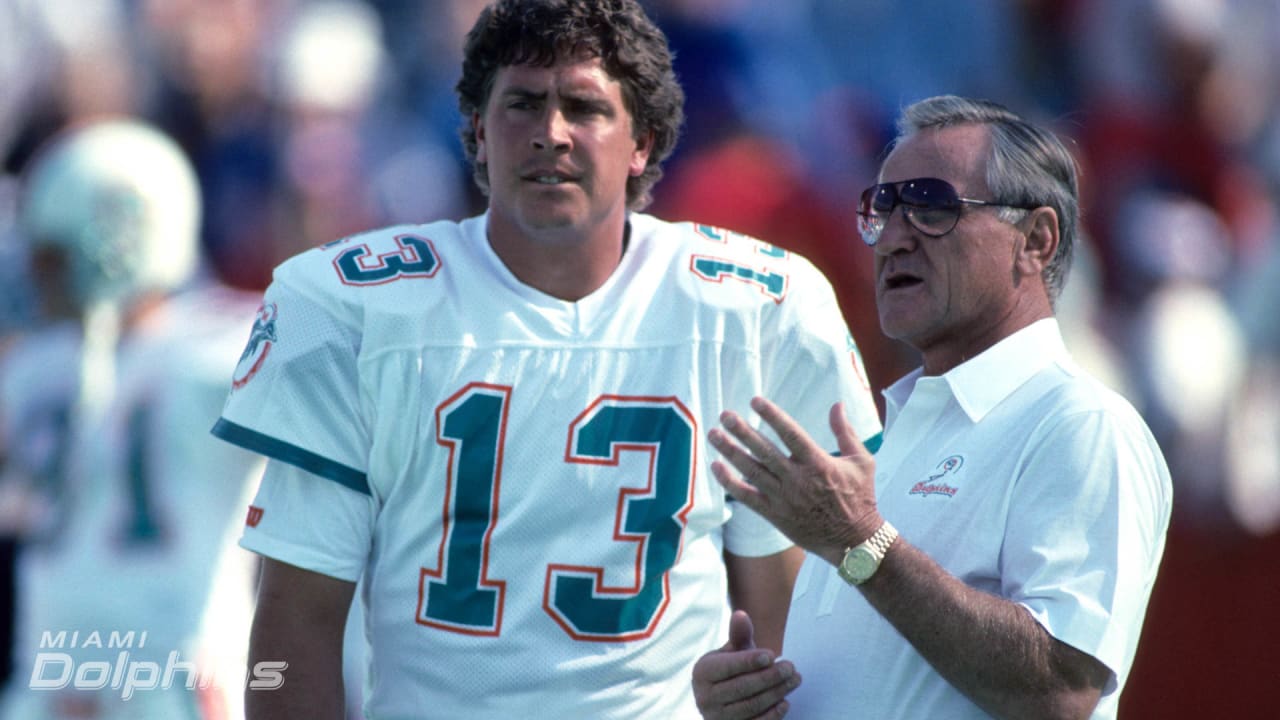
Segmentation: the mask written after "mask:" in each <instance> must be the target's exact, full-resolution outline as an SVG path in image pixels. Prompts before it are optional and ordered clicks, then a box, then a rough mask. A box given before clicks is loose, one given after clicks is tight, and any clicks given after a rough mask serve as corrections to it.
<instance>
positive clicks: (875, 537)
mask: <svg viewBox="0 0 1280 720" xmlns="http://www.w3.org/2000/svg"><path fill="white" fill-rule="evenodd" d="M897 539H898V530H897V528H895V527H894V526H892V525H890V524H889V521H888V520H885V521H884V524H883V525H881V526H880V529H879V530H876V531H875V533H874V534H872V536H871V537H869V538H867V539H866V540H864V541H862V542H861V543H859V544H858V545H855V546H853V547H851V548H849V549H848V550H845V551H844V559H843V560H841V561H840V564H839V565H837V566H836V572H838V573H840V577H842V578H844V581H845V582H847V583H849V584H850V585H861V584H862V583H864V582H866V581H867V580H870V579H871V576H872V575H875V574H876V570H879V569H880V562H881V561H882V560H884V555H885V553H887V552H889V546H890V545H892V544H893V541H894V540H897Z"/></svg>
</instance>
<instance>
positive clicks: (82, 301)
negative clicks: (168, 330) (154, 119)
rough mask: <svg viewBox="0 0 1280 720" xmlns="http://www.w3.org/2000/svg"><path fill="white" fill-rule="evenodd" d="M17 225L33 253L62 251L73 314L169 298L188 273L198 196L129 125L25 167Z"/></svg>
mask: <svg viewBox="0 0 1280 720" xmlns="http://www.w3.org/2000/svg"><path fill="white" fill-rule="evenodd" d="M21 218H22V225H23V229H24V231H25V233H26V235H27V236H28V237H29V239H30V241H31V243H32V244H33V245H34V246H36V247H52V248H60V249H63V250H65V251H66V253H67V260H68V263H69V266H70V267H69V270H70V274H71V277H70V282H71V284H72V287H71V288H67V291H68V292H71V293H74V294H75V296H76V297H75V300H76V302H77V303H78V304H79V305H81V306H82V307H83V306H86V305H89V304H93V303H97V302H101V301H114V300H120V299H127V298H129V297H131V296H135V295H137V294H139V293H141V292H146V291H150V290H162V291H163V290H171V289H174V288H177V287H178V286H180V285H182V284H183V283H185V282H186V281H187V280H189V279H190V278H191V276H192V275H193V274H194V272H195V268H196V262H197V257H198V255H199V228H200V190H199V186H198V184H197V181H196V176H195V172H194V170H193V169H192V167H191V163H190V162H189V161H188V160H187V156H186V155H185V154H184V153H183V152H182V150H181V149H180V148H179V147H178V145H177V144H176V143H175V142H174V141H173V140H171V139H170V138H169V137H168V136H166V135H164V134H163V133H161V132H160V131H158V130H156V129H154V128H151V127H149V126H147V125H144V124H142V123H139V122H136V121H130V120H112V121H104V122H97V123H93V124H90V125H85V126H82V127H78V128H75V129H73V130H71V131H69V132H67V133H65V134H63V135H61V136H59V137H57V138H56V139H54V140H53V141H51V142H50V144H49V145H48V146H47V147H46V148H43V149H42V150H41V151H40V152H39V153H38V154H37V155H36V157H35V160H34V162H33V164H32V166H31V169H30V172H29V173H28V176H27V182H26V187H25V189H24V195H23V205H22V210H21Z"/></svg>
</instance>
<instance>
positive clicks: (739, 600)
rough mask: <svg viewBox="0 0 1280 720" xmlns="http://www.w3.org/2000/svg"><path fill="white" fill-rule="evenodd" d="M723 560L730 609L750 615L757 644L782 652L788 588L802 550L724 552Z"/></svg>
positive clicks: (793, 579) (788, 603)
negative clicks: (746, 554)
mask: <svg viewBox="0 0 1280 720" xmlns="http://www.w3.org/2000/svg"><path fill="white" fill-rule="evenodd" d="M724 562H725V566H726V567H727V568H728V572H729V600H730V602H731V603H732V604H733V607H734V609H736V610H745V611H746V612H747V614H748V615H749V616H750V617H751V620H752V623H753V625H754V628H755V633H754V635H755V640H756V643H757V644H758V645H759V646H760V647H764V648H769V649H770V650H773V651H774V652H775V653H780V652H782V633H783V630H784V628H785V627H786V624H787V610H788V609H789V608H790V607H791V588H792V587H793V586H794V585H795V582H796V574H797V573H799V572H800V565H802V564H803V563H804V550H802V549H801V548H799V547H796V546H794V545H793V546H791V547H790V548H787V549H786V550H783V551H782V552H780V553H775V554H773V555H765V556H764V557H744V556H742V555H734V554H733V553H729V552H726V553H725V554H724Z"/></svg>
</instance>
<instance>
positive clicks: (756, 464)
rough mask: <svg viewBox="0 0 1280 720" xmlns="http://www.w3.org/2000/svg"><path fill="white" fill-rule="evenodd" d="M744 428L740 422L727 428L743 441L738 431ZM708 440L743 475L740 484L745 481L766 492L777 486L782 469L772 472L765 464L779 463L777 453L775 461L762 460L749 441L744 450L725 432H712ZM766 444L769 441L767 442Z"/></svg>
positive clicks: (708, 435)
mask: <svg viewBox="0 0 1280 720" xmlns="http://www.w3.org/2000/svg"><path fill="white" fill-rule="evenodd" d="M744 426H745V423H743V422H741V420H739V421H738V422H736V423H731V425H729V426H726V427H728V428H729V429H730V430H731V431H733V432H734V434H735V435H737V436H738V438H739V439H740V440H741V439H742V436H741V435H739V434H738V429H740V428H742V427H744ZM748 430H750V428H748ZM750 432H751V433H753V434H754V433H755V431H754V430H750ZM707 439H708V440H710V442H711V446H712V447H714V448H715V449H716V450H717V451H719V453H720V454H721V455H722V456H723V457H724V459H725V460H728V461H729V464H730V465H733V467H734V468H736V469H737V470H738V472H740V473H742V480H741V481H739V482H742V481H745V482H746V483H749V484H750V485H752V486H753V487H757V488H764V489H766V490H769V489H772V488H773V487H774V486H775V485H776V484H777V482H778V473H779V472H780V469H778V470H771V469H770V468H769V467H768V466H767V465H766V464H765V463H766V462H774V463H775V464H776V463H777V462H778V460H777V459H776V458H777V453H776V451H774V453H773V457H774V459H773V460H765V459H762V458H761V457H760V454H759V453H758V452H757V451H755V450H753V449H752V448H751V447H750V445H749V444H748V441H745V440H744V441H743V443H744V444H748V447H747V448H746V449H743V447H742V446H741V445H738V444H737V443H735V442H734V441H733V439H732V438H730V437H729V436H728V435H726V434H725V432H724V431H723V430H712V431H711V432H709V433H707ZM765 442H768V441H767V440H766V441H765ZM722 480H723V479H722ZM730 491H731V492H732V488H730ZM736 496H737V494H736V493H735V497H736ZM739 499H741V498H739Z"/></svg>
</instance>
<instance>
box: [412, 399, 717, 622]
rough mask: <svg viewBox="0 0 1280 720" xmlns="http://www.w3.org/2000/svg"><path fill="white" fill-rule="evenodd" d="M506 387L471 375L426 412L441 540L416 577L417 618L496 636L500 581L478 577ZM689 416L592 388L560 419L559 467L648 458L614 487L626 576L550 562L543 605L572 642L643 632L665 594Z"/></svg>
mask: <svg viewBox="0 0 1280 720" xmlns="http://www.w3.org/2000/svg"><path fill="white" fill-rule="evenodd" d="M510 398H511V389H510V388H509V387H502V386H497V385H488V384H482V383H473V384H471V385H468V386H467V387H465V388H463V389H462V390H461V391H460V392H458V393H457V394H455V395H454V396H453V397H452V398H450V399H449V400H447V401H445V402H444V403H443V404H442V405H440V407H438V408H437V409H436V434H437V441H438V442H439V443H440V444H441V445H444V446H446V447H448V448H449V470H448V480H447V486H446V491H445V516H444V527H443V538H442V540H441V544H440V551H439V562H438V564H437V566H436V569H434V570H433V569H427V568H423V569H422V572H421V576H420V580H419V583H420V586H419V591H420V592H419V597H420V601H419V607H418V622H419V623H421V624H423V625H429V626H432V627H437V628H441V629H445V630H451V631H454V632H460V633H465V634H470V635H490V636H496V635H499V634H501V632H502V614H503V613H502V604H503V599H504V596H505V594H506V581H504V580H497V579H493V578H490V577H489V576H488V572H487V568H488V564H489V563H488V560H489V552H490V547H489V544H490V542H489V541H490V538H491V537H492V534H493V529H494V526H495V525H496V524H497V522H498V517H499V516H498V509H499V503H498V499H499V495H500V490H501V485H502V453H503V444H504V437H505V432H506V424H507V408H508V405H509V402H510ZM696 433H697V424H696V423H695V422H694V419H693V415H692V414H691V413H690V412H689V410H688V409H687V408H685V406H684V405H683V404H682V403H681V402H680V401H679V400H678V399H676V398H674V397H666V398H650V397H625V396H618V395H603V396H601V397H600V398H598V399H597V400H596V401H595V402H594V403H592V404H591V405H590V407H588V408H587V409H586V410H585V411H584V412H583V413H582V414H581V415H579V416H578V418H577V419H576V420H574V422H573V423H572V424H571V425H570V427H569V438H568V446H567V449H566V452H565V461H566V462H567V463H574V464H577V463H582V464H589V465H602V466H615V467H616V466H617V465H618V461H619V457H620V455H621V453H623V452H643V453H648V454H649V455H650V462H649V464H648V467H649V468H650V470H649V477H648V478H647V482H646V484H645V485H644V486H643V487H623V488H622V489H620V490H619V491H618V503H617V517H616V523H615V527H616V528H617V532H616V533H615V539H616V540H619V541H627V542H635V543H637V544H638V547H639V548H640V550H639V551H638V552H637V556H636V568H635V572H634V578H635V580H634V582H633V583H632V584H631V585H630V586H623V587H611V586H608V585H606V584H605V582H604V568H602V567H591V566H579V565H565V564H559V563H551V564H548V565H547V568H546V579H545V583H544V591H543V605H542V606H543V609H544V610H545V611H546V612H547V614H548V615H550V616H551V618H552V619H554V620H555V621H556V622H557V623H558V624H559V625H560V627H561V628H563V629H564V631H565V632H566V633H568V634H569V635H570V636H571V637H573V638H575V639H577V640H596V641H626V640H638V639H642V638H646V637H648V636H649V635H650V634H652V632H653V630H654V628H656V627H657V624H658V622H659V620H660V619H661V618H662V615H663V612H664V611H665V610H666V607H667V603H668V601H669V598H670V592H669V587H668V582H669V580H668V571H669V570H670V569H671V567H672V566H673V565H674V564H675V561H676V557H677V555H678V554H679V552H680V539H681V533H682V532H683V530H684V525H685V522H686V520H687V515H688V512H689V510H690V509H691V508H692V505H693V500H692V493H693V481H694V475H695V466H696V465H695V463H696V452H697V451H696V446H695V442H694V438H695V436H696Z"/></svg>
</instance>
